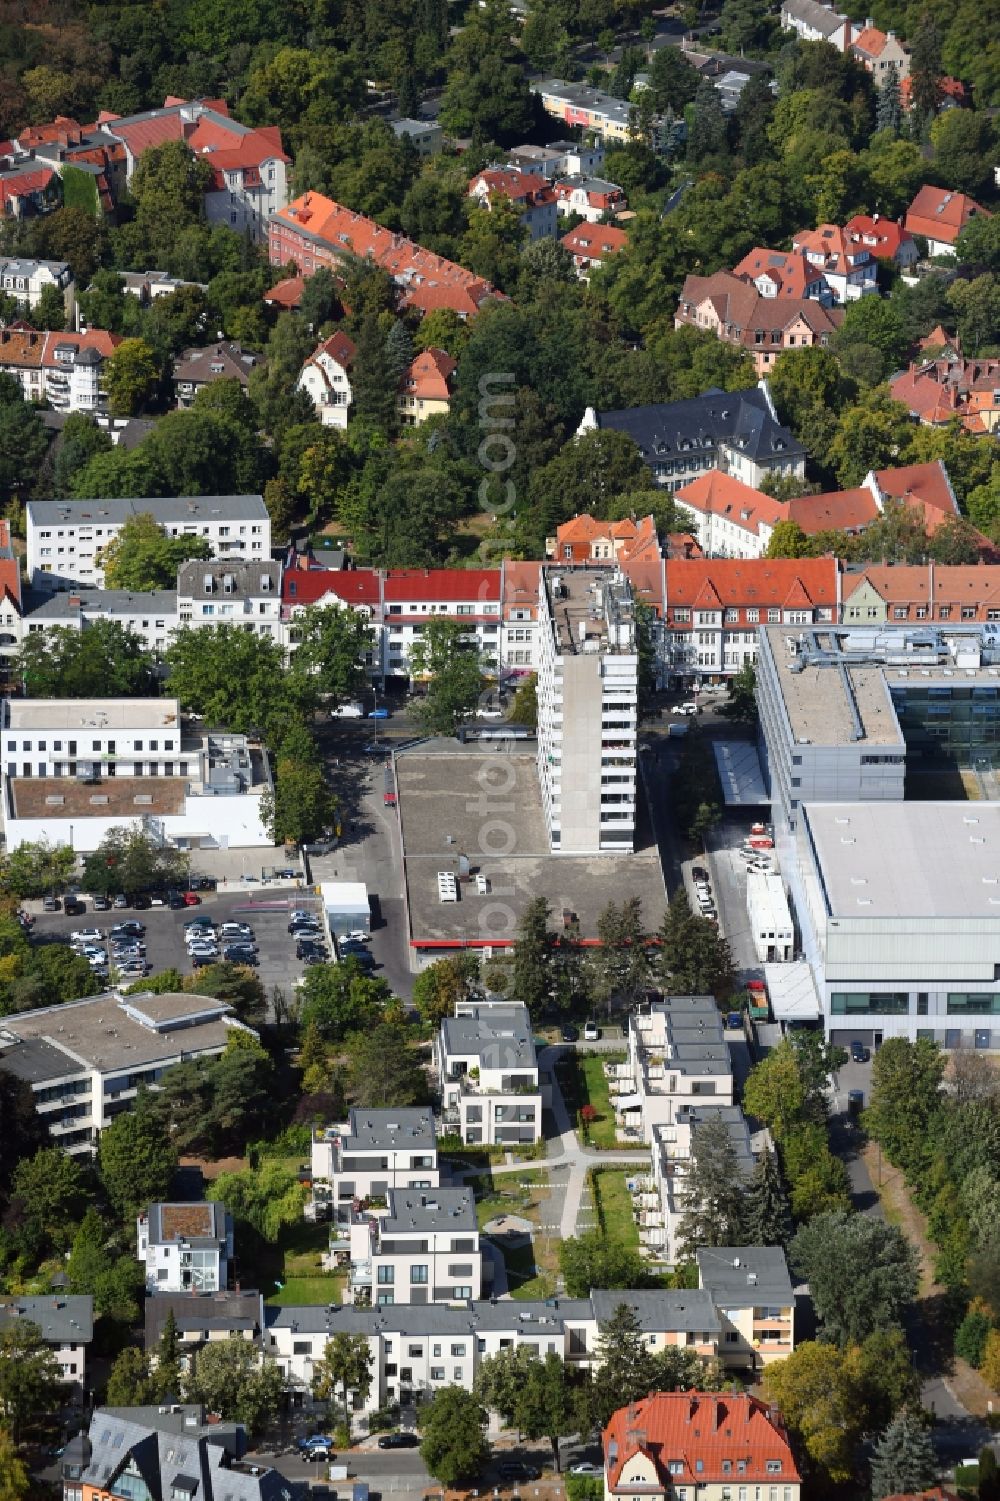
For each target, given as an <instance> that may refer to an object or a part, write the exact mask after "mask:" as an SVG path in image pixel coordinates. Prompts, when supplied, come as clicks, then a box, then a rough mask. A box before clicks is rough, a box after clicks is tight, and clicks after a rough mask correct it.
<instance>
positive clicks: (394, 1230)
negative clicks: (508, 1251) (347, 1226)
mask: <svg viewBox="0 0 1000 1501" xmlns="http://www.w3.org/2000/svg"><path fill="white" fill-rule="evenodd" d="M389 1206H390V1208H389V1213H388V1215H384V1216H382V1217H381V1218H380V1220H379V1225H380V1227H381V1231H382V1235H383V1237H384V1236H387V1235H406V1234H412V1233H413V1232H414V1231H417V1230H476V1229H478V1224H477V1221H476V1201H475V1198H474V1197H473V1193H472V1189H471V1188H390V1190H389Z"/></svg>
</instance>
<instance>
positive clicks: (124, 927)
mask: <svg viewBox="0 0 1000 1501" xmlns="http://www.w3.org/2000/svg"><path fill="white" fill-rule="evenodd" d="M145 931H146V924H145V923H144V922H139V920H138V919H137V918H135V917H128V918H126V919H125V921H124V922H116V923H115V925H114V927H113V928H112V929H111V937H112V938H115V937H116V936H117V935H118V934H119V933H129V934H131V935H132V936H133V937H135V938H141V937H142V936H143V934H144V933H145Z"/></svg>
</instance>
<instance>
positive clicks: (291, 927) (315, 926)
mask: <svg viewBox="0 0 1000 1501" xmlns="http://www.w3.org/2000/svg"><path fill="white" fill-rule="evenodd" d="M288 931H289V933H291V934H293V935H294V934H296V933H321V932H322V931H323V930H322V928H321V927H320V925H319V923H318V922H317V920H316V918H315V917H296V918H293V919H292V921H291V922H290V923H289V924H288Z"/></svg>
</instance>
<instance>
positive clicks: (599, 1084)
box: [558, 1053, 625, 1148]
mask: <svg viewBox="0 0 1000 1501" xmlns="http://www.w3.org/2000/svg"><path fill="white" fill-rule="evenodd" d="M624 1061H625V1054H624V1053H575V1054H574V1055H573V1056H572V1057H569V1058H566V1057H564V1058H563V1059H562V1060H561V1061H560V1063H559V1066H558V1075H559V1084H560V1087H561V1089H562V1092H563V1099H564V1100H565V1101H566V1108H567V1110H568V1111H569V1113H570V1117H571V1119H572V1120H573V1121H577V1120H578V1119H579V1112H580V1111H581V1110H582V1109H583V1107H584V1105H593V1107H594V1109H595V1110H596V1111H597V1119H596V1120H595V1121H592V1122H591V1126H590V1133H589V1138H590V1144H591V1146H593V1147H598V1148H600V1147H605V1148H607V1147H615V1146H617V1145H618V1140H617V1137H616V1135H615V1112H614V1110H613V1109H612V1106H611V1100H610V1097H609V1095H608V1081H607V1079H606V1078H605V1077H604V1065H605V1063H623V1062H624Z"/></svg>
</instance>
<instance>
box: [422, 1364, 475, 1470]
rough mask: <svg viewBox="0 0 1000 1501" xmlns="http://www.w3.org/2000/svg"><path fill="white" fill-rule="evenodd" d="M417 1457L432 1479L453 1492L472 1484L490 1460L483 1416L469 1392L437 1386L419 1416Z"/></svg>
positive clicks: (460, 1388) (458, 1387) (455, 1387)
mask: <svg viewBox="0 0 1000 1501" xmlns="http://www.w3.org/2000/svg"><path fill="white" fill-rule="evenodd" d="M418 1421H419V1424H420V1432H421V1435H422V1439H421V1444H420V1457H421V1459H422V1460H423V1462H424V1464H425V1465H426V1466H427V1468H428V1470H429V1471H430V1473H431V1474H432V1475H433V1476H434V1478H435V1480H438V1481H440V1483H441V1484H442V1485H443V1486H447V1487H448V1488H449V1489H453V1488H454V1487H455V1486H457V1485H466V1484H470V1483H471V1482H473V1481H475V1480H477V1479H478V1477H479V1473H480V1471H481V1470H482V1468H483V1466H484V1465H485V1463H486V1461H487V1459H488V1458H489V1447H488V1445H487V1443H486V1438H485V1436H484V1434H483V1424H484V1423H485V1422H486V1413H485V1412H484V1411H483V1408H482V1407H481V1406H480V1404H479V1402H478V1401H477V1399H476V1398H475V1397H474V1396H473V1395H472V1393H471V1392H467V1391H465V1390H464V1389H463V1388H462V1387H460V1386H443V1387H440V1388H439V1389H438V1390H437V1391H436V1392H435V1393H434V1395H433V1397H432V1398H431V1400H430V1402H428V1403H426V1404H425V1405H424V1406H423V1407H422V1408H421V1411H420V1414H419V1420H418Z"/></svg>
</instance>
